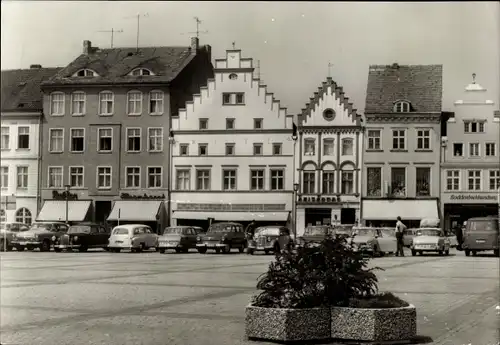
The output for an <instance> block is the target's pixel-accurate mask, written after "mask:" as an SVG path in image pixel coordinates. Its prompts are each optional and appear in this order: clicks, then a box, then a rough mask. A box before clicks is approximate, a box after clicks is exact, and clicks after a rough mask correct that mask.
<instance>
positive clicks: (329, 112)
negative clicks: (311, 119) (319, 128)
mask: <svg viewBox="0 0 500 345" xmlns="http://www.w3.org/2000/svg"><path fill="white" fill-rule="evenodd" d="M323 117H324V119H325V120H326V121H332V120H333V119H334V118H335V110H333V109H325V111H324V112H323Z"/></svg>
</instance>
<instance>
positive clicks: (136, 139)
mask: <svg viewBox="0 0 500 345" xmlns="http://www.w3.org/2000/svg"><path fill="white" fill-rule="evenodd" d="M127 151H128V152H140V151H141V129H140V128H127Z"/></svg>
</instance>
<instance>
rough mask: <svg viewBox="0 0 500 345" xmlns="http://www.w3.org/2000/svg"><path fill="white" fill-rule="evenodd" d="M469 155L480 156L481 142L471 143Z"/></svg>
mask: <svg viewBox="0 0 500 345" xmlns="http://www.w3.org/2000/svg"><path fill="white" fill-rule="evenodd" d="M469 156H470V157H479V143H469Z"/></svg>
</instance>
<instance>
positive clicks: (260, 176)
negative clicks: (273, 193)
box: [250, 169, 264, 190]
mask: <svg viewBox="0 0 500 345" xmlns="http://www.w3.org/2000/svg"><path fill="white" fill-rule="evenodd" d="M250 188H251V189H252V190H264V170H262V169H258V170H252V171H251V182H250Z"/></svg>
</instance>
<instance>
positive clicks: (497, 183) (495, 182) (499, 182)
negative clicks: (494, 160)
mask: <svg viewBox="0 0 500 345" xmlns="http://www.w3.org/2000/svg"><path fill="white" fill-rule="evenodd" d="M498 188H500V170H490V190H498Z"/></svg>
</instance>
